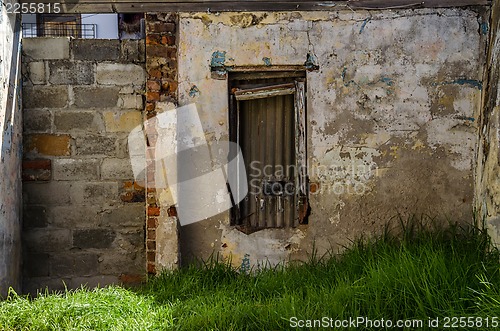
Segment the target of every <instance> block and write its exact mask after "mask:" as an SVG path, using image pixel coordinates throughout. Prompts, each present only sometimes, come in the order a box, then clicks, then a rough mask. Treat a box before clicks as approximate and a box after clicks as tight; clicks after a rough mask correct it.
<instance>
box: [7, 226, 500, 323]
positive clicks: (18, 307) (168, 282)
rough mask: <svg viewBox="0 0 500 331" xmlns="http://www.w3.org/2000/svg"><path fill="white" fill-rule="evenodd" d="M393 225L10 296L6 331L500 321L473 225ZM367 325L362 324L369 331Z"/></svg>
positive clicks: (493, 265)
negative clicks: (321, 249)
mask: <svg viewBox="0 0 500 331" xmlns="http://www.w3.org/2000/svg"><path fill="white" fill-rule="evenodd" d="M438 224H439V223H438V222H435V221H434V220H432V219H428V218H427V219H417V218H411V219H408V220H404V221H402V220H401V219H398V220H397V222H396V224H394V222H393V223H392V224H391V225H388V226H387V228H386V231H385V232H384V233H383V234H382V235H381V236H380V237H379V238H376V239H372V240H361V239H360V240H356V241H354V242H353V243H352V245H351V246H350V247H349V248H347V249H346V250H345V251H344V252H343V253H342V254H340V255H338V256H336V255H328V256H324V257H321V258H320V257H318V256H317V255H315V254H312V255H311V258H310V259H309V260H308V261H306V262H304V263H290V264H289V265H288V266H287V267H284V266H277V267H274V268H269V269H265V270H260V271H257V272H255V273H250V274H247V273H242V272H239V270H237V269H235V268H233V267H232V266H231V265H230V263H228V262H225V261H222V260H221V259H219V258H218V257H217V256H213V257H212V258H210V259H209V260H208V261H205V262H203V263H202V265H201V266H200V265H192V266H189V267H186V268H184V269H181V270H178V271H174V272H166V273H163V274H161V275H159V276H158V277H155V278H153V279H151V280H149V281H148V283H147V284H146V285H145V286H143V287H142V288H139V289H135V290H126V289H123V288H120V287H109V288H105V289H96V290H87V289H81V290H78V291H68V292H66V293H60V294H43V295H41V296H39V297H37V298H35V299H34V300H30V299H27V298H24V297H20V296H18V295H16V294H14V293H12V294H11V295H10V296H9V298H8V299H7V300H6V301H4V302H2V303H0V326H1V327H2V328H3V329H4V330H169V329H172V330H282V329H289V328H290V318H291V317H296V318H297V319H321V318H323V317H325V316H327V317H330V318H333V319H349V318H356V317H358V316H365V317H368V318H370V319H373V320H375V319H382V318H383V319H385V320H388V319H390V320H393V321H396V320H401V319H421V320H423V321H427V320H428V319H429V318H437V317H440V318H444V317H452V316H475V317H484V318H486V317H488V316H489V317H493V316H500V274H499V258H500V255H499V252H498V250H497V249H495V248H492V246H491V242H490V238H489V236H488V235H487V233H486V232H485V231H484V230H483V229H480V228H477V227H474V226H464V225H458V224H447V225H446V226H438ZM368 329H369V328H368Z"/></svg>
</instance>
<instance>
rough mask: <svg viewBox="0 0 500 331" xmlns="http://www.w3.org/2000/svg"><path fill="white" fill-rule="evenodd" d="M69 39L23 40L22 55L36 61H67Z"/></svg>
mask: <svg viewBox="0 0 500 331" xmlns="http://www.w3.org/2000/svg"><path fill="white" fill-rule="evenodd" d="M69 40H70V39H69V37H46V38H24V39H23V42H22V49H23V54H24V55H25V56H26V57H29V58H32V59H37V60H45V59H47V60H52V59H54V60H56V59H69Z"/></svg>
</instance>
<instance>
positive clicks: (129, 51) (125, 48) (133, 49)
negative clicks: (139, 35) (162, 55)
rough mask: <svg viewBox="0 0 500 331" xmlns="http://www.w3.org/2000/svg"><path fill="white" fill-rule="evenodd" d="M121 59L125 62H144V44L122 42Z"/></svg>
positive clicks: (134, 41)
mask: <svg viewBox="0 0 500 331" xmlns="http://www.w3.org/2000/svg"><path fill="white" fill-rule="evenodd" d="M121 58H122V61H125V62H144V61H145V59H146V43H145V41H144V40H131V39H130V40H127V39H126V40H122V42H121Z"/></svg>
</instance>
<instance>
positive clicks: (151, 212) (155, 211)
mask: <svg viewBox="0 0 500 331" xmlns="http://www.w3.org/2000/svg"><path fill="white" fill-rule="evenodd" d="M148 216H160V208H158V207H148Z"/></svg>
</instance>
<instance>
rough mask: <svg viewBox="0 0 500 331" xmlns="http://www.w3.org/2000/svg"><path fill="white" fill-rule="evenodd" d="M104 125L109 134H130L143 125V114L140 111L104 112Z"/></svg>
mask: <svg viewBox="0 0 500 331" xmlns="http://www.w3.org/2000/svg"><path fill="white" fill-rule="evenodd" d="M103 115H104V124H105V126H106V131H108V132H130V131H132V129H134V128H135V127H136V126H138V125H141V123H142V120H143V118H142V113H141V112H139V111H123V112H112V111H106V112H104V114H103Z"/></svg>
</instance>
